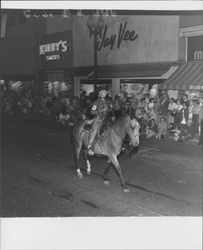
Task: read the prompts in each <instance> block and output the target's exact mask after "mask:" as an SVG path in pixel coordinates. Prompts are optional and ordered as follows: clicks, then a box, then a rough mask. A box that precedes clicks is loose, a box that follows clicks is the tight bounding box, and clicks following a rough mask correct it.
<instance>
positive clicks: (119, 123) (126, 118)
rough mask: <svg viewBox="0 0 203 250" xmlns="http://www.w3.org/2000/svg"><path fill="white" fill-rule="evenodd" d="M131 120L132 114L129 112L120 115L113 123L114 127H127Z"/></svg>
mask: <svg viewBox="0 0 203 250" xmlns="http://www.w3.org/2000/svg"><path fill="white" fill-rule="evenodd" d="M129 120H130V116H129V115H128V114H124V115H122V116H121V117H119V118H118V119H117V120H116V121H115V122H114V123H113V124H112V127H114V128H116V127H118V126H119V127H125V124H126V122H127V121H129Z"/></svg>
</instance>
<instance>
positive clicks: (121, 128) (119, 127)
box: [73, 115, 139, 192]
mask: <svg viewBox="0 0 203 250" xmlns="http://www.w3.org/2000/svg"><path fill="white" fill-rule="evenodd" d="M86 123H87V121H78V122H77V123H76V124H75V126H74V128H73V139H74V145H75V153H76V161H77V174H78V176H79V177H80V178H82V177H83V175H82V173H81V170H80V167H79V156H80V151H81V148H82V145H84V146H85V148H86V149H85V150H84V155H85V160H86V164H87V174H90V173H91V165H90V161H89V160H88V151H87V145H88V138H89V131H87V130H85V129H84V126H85V124H86ZM126 134H128V136H129V137H130V140H131V142H130V143H131V145H133V146H134V147H136V146H138V145H139V123H138V122H137V121H136V120H135V119H132V120H131V119H130V116H128V115H124V116H122V117H121V118H119V119H118V120H116V121H115V122H114V123H113V124H112V125H111V126H110V127H109V128H108V129H107V131H106V132H105V134H104V135H103V136H101V137H100V138H99V139H96V143H95V144H94V146H93V151H94V153H95V154H96V155H104V156H107V159H108V160H107V166H106V169H105V171H104V175H103V177H104V183H105V184H107V185H108V184H109V181H108V178H107V173H108V170H109V168H110V166H111V163H112V164H113V165H114V166H115V168H116V170H117V172H118V175H119V177H120V181H121V185H122V187H123V191H124V192H129V189H128V188H127V187H126V185H125V182H124V178H123V175H122V171H121V167H120V165H119V162H118V159H117V156H118V155H119V154H120V152H121V150H122V144H123V140H124V138H125V136H126Z"/></svg>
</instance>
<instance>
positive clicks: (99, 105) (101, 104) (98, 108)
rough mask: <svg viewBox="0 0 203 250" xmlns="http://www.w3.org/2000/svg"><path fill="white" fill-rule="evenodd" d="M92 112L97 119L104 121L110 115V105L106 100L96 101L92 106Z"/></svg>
mask: <svg viewBox="0 0 203 250" xmlns="http://www.w3.org/2000/svg"><path fill="white" fill-rule="evenodd" d="M104 108H106V111H102V110H103V109H104ZM91 112H92V114H93V115H95V117H96V118H97V119H99V120H104V119H105V118H106V116H107V113H108V104H107V102H106V100H105V99H104V100H103V99H101V98H99V99H98V100H96V101H95V102H94V104H93V106H92V110H91Z"/></svg>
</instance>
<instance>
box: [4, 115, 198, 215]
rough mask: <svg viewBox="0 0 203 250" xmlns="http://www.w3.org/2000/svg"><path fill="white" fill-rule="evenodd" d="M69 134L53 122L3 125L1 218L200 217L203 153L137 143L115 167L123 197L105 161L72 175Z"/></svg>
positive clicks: (192, 147) (167, 143)
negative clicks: (121, 177) (118, 167)
mask: <svg viewBox="0 0 203 250" xmlns="http://www.w3.org/2000/svg"><path fill="white" fill-rule="evenodd" d="M71 131H72V128H71V127H67V126H62V125H59V124H57V123H56V122H54V121H46V120H44V121H40V120H33V119H26V120H23V119H20V118H14V117H2V130H1V165H2V168H1V217H72V216H74V217H75V216H202V146H198V145H196V144H191V143H190V144H185V143H177V142H175V141H172V140H157V139H149V140H143V141H141V144H140V149H139V152H138V153H137V154H133V155H132V156H131V157H127V156H126V155H124V154H122V155H121V156H120V157H119V161H120V164H121V167H122V171H123V175H124V178H125V181H126V184H127V186H128V188H129V189H130V192H129V193H127V194H126V193H124V192H123V191H122V188H121V186H120V181H119V178H118V176H117V174H116V172H115V170H114V169H113V168H112V169H111V170H110V171H109V179H110V185H109V186H106V185H104V183H103V179H102V174H103V171H104V168H105V166H106V159H105V158H103V157H97V158H94V159H93V160H92V174H91V175H87V174H86V166H85V162H84V159H83V156H82V154H81V159H80V164H81V167H82V170H83V174H84V178H82V179H80V178H78V177H77V175H76V168H75V162H74V150H73V145H72V137H71Z"/></svg>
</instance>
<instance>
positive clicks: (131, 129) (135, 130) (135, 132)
mask: <svg viewBox="0 0 203 250" xmlns="http://www.w3.org/2000/svg"><path fill="white" fill-rule="evenodd" d="M139 130H140V125H139V123H138V121H137V120H136V119H135V118H133V119H130V118H129V121H128V122H127V124H126V132H127V134H128V135H129V137H130V139H131V142H130V144H131V145H132V146H133V147H137V146H138V145H139V143H140V139H139Z"/></svg>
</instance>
